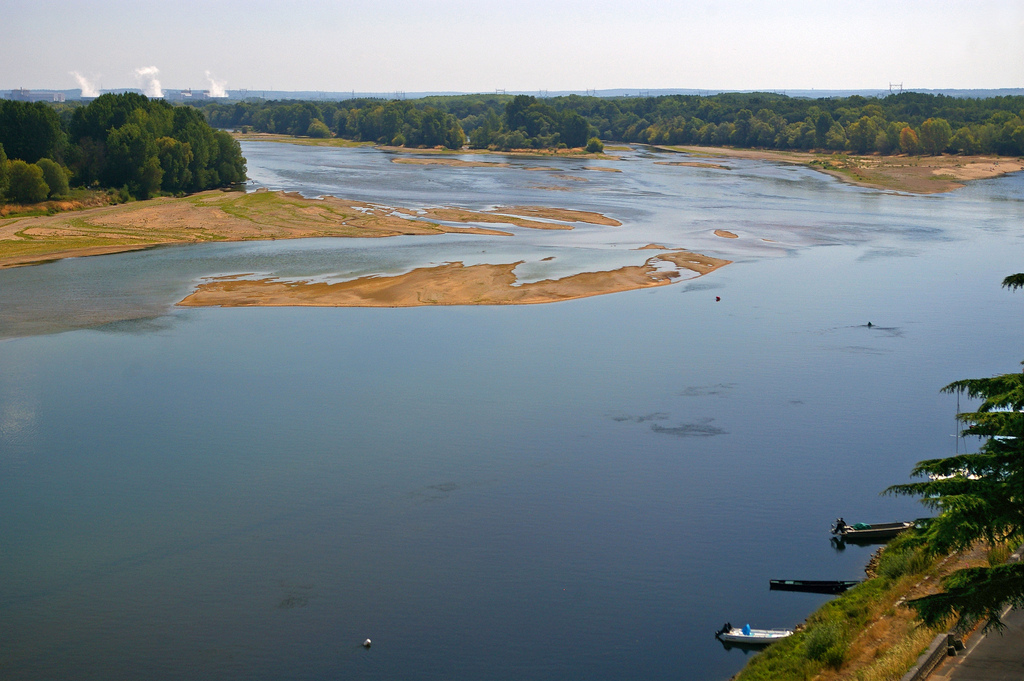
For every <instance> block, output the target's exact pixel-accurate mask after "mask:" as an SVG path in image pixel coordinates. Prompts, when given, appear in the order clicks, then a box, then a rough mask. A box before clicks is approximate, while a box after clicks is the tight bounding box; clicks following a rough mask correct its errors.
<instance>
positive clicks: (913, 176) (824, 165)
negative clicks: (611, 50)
mask: <svg viewBox="0 0 1024 681" xmlns="http://www.w3.org/2000/svg"><path fill="white" fill-rule="evenodd" d="M656 148H658V149H662V150H664V151H675V152H684V153H689V154H692V155H694V156H703V157H719V158H749V159H757V160H763V161H776V162H779V163H792V164H796V165H803V166H807V167H808V168H813V169H815V170H818V171H821V172H823V173H827V174H829V175H832V176H833V177H836V178H839V179H840V180H843V181H845V182H849V183H851V184H855V185H858V186H861V187H871V188H873V189H891V190H895V191H904V192H911V193H914V194H937V193H940V192H948V191H953V190H954V189H959V188H960V187H963V186H964V183H965V182H968V181H970V180H984V179H988V178H992V177H999V176H1000V175H1006V174H1007V173H1015V172H1018V171H1021V170H1024V160H1022V159H1018V158H1010V157H996V156H948V155H946V156H875V155H867V156H857V155H854V154H846V153H835V154H817V153H810V152H800V151H770V150H765V149H730V148H726V147H699V146H692V147H691V146H658V147H656ZM670 163H674V162H670Z"/></svg>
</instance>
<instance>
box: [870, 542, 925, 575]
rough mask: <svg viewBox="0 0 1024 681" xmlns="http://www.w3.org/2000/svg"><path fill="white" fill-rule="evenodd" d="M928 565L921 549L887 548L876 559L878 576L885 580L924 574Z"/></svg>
mask: <svg viewBox="0 0 1024 681" xmlns="http://www.w3.org/2000/svg"><path fill="white" fill-rule="evenodd" d="M930 565H931V560H929V558H928V557H927V556H926V555H925V553H924V551H922V550H921V549H913V548H910V547H903V546H899V545H897V546H889V547H888V548H886V550H885V551H883V552H882V555H881V557H880V558H879V559H878V574H879V575H881V576H882V577H885V578H886V579H899V578H900V577H902V576H903V575H913V574H917V573H919V572H924V571H925V570H927V569H928V567H929V566H930Z"/></svg>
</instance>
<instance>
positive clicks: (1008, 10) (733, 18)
mask: <svg viewBox="0 0 1024 681" xmlns="http://www.w3.org/2000/svg"><path fill="white" fill-rule="evenodd" d="M150 67H156V69H157V72H156V73H155V74H154V73H153V72H149V75H145V74H143V75H141V76H140V75H139V74H138V71H139V70H140V69H148V68H150ZM72 72H77V73H78V74H80V75H81V76H83V77H84V78H85V79H86V80H87V81H88V82H90V83H92V84H93V85H94V86H97V87H103V88H118V87H142V86H147V87H150V88H151V87H152V86H153V83H152V82H151V81H152V79H154V78H155V79H156V80H157V81H159V83H160V84H161V85H162V86H163V87H165V88H186V87H192V88H197V89H206V88H209V87H210V83H211V79H212V80H213V81H216V82H217V83H220V84H222V86H226V87H227V88H228V89H238V88H248V89H250V90H261V89H276V90H334V91H345V90H357V91H363V92H371V91H372V92H393V91H398V90H401V91H407V92H414V91H425V90H433V91H438V90H442V91H443V90H452V91H471V92H493V91H494V90H495V89H497V88H504V89H507V90H542V89H543V90H583V89H586V88H598V89H601V88H638V89H640V88H643V89H648V88H650V89H654V88H703V89H737V90H749V89H766V90H785V89H811V88H815V89H883V88H886V87H888V85H889V83H890V82H902V83H903V84H904V86H905V87H908V88H1001V87H1017V88H1019V87H1024V0H970V1H966V0H963V1H961V0H958V1H952V2H942V1H941V0H927V1H923V0H922V1H918V0H885V1H881V0H879V1H875V0H859V1H856V2H839V1H838V0H814V1H806V2H805V1H804V0H788V1H785V2H781V1H779V0H771V1H766V2H755V1H753V0H747V1H738V0H737V1H729V0H716V1H714V2H704V1H697V0H629V1H617V0H587V1H584V0H504V1H502V2H488V1H487V0H473V1H469V0H375V1H371V0H362V1H360V2H349V1H348V0H341V1H335V2H325V1H321V0H304V1H303V2H291V1H290V0H276V1H273V2H269V1H264V0H246V1H245V2H236V1H235V0H230V1H227V2H218V1H217V0H210V1H209V2H194V1H193V0H178V1H177V2H152V1H150V0H130V1H129V0H94V1H91V2H83V1H80V0H63V1H60V2H53V1H50V0H0V89H11V88H15V87H27V88H53V89H67V88H74V87H77V86H78V82H77V81H76V78H75V76H74V75H72ZM208 74H209V75H208Z"/></svg>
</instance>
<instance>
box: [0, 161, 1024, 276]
mask: <svg viewBox="0 0 1024 681" xmlns="http://www.w3.org/2000/svg"><path fill="white" fill-rule="evenodd" d="M0 151H2V150H0ZM1003 287H1004V288H1008V289H1010V290H1013V291H1016V290H1017V289H1019V288H1024V273H1020V274H1011V275H1010V276H1008V277H1007V278H1006V279H1003Z"/></svg>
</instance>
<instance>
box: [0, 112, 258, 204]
mask: <svg viewBox="0 0 1024 681" xmlns="http://www.w3.org/2000/svg"><path fill="white" fill-rule="evenodd" d="M244 180H245V159H244V158H242V152H241V148H240V147H239V145H238V142H236V141H235V140H234V139H232V137H231V136H230V135H229V134H228V133H226V132H223V131H219V130H214V129H213V128H211V127H210V125H209V124H208V123H207V122H206V119H205V117H204V116H203V115H202V113H200V112H199V111H197V110H196V109H194V108H192V107H188V106H171V105H170V104H168V103H167V102H165V101H163V100H159V99H152V100H151V99H148V98H146V97H145V96H143V95H138V94H132V93H126V94H120V95H111V94H107V95H103V96H101V97H98V98H97V99H95V100H94V101H92V102H91V103H89V104H88V105H79V104H63V105H49V104H42V103H31V104H30V103H26V102H16V101H7V100H0V197H5V198H7V199H8V200H10V201H13V202H16V203H36V202H39V201H43V200H46V199H47V198H61V197H63V196H66V195H67V194H68V192H69V187H72V186H73V187H91V188H111V189H115V190H119V192H120V194H121V197H122V198H123V199H127V198H128V197H134V198H138V199H145V198H149V197H151V196H155V195H157V194H160V193H166V194H180V193H185V192H195V191H201V190H203V189H212V188H215V187H223V186H227V185H230V184H233V183H236V182H242V181H244Z"/></svg>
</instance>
